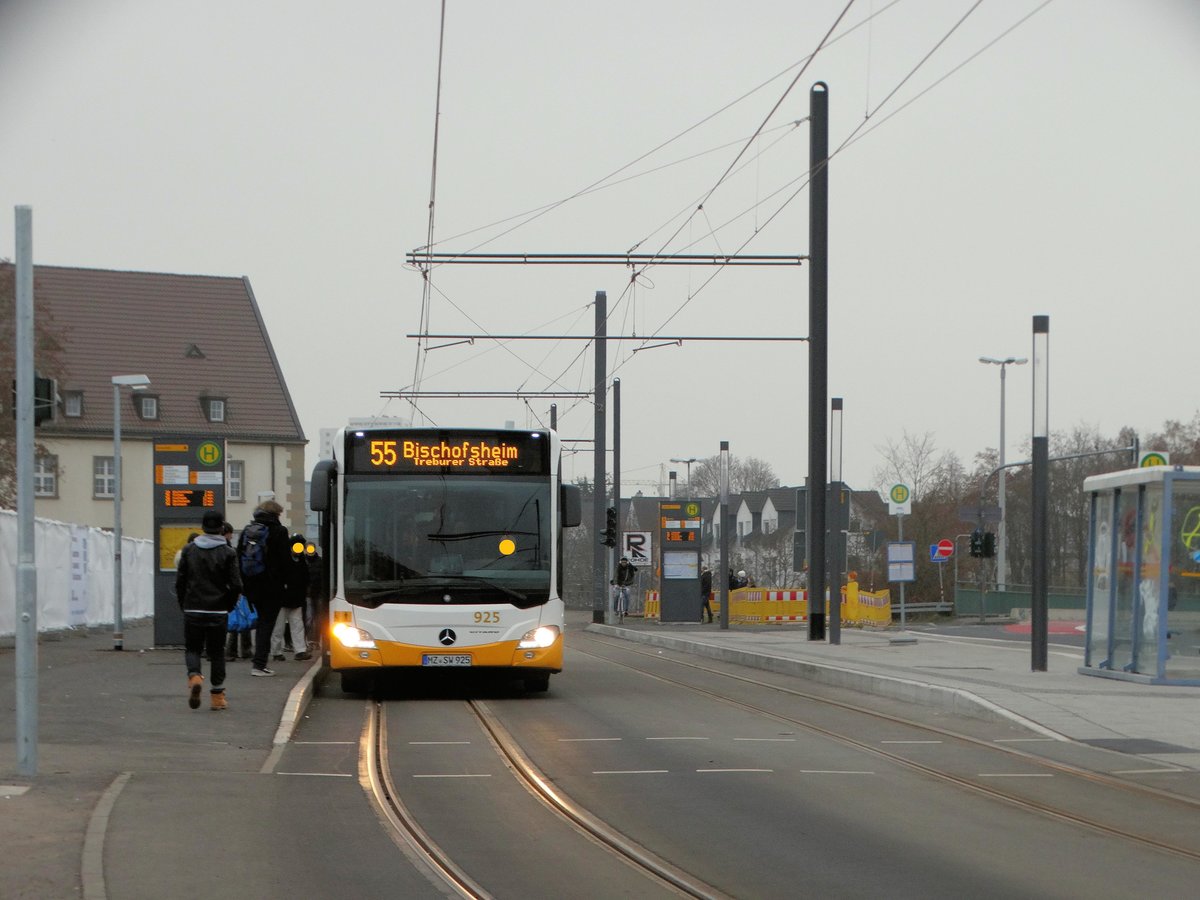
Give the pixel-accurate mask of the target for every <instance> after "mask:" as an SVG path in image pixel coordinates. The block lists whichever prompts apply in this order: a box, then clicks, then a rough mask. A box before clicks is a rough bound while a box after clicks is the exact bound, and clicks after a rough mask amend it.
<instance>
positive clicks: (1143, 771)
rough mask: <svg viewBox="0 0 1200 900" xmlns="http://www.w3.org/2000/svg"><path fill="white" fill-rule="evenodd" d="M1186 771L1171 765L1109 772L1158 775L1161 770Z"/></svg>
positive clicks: (1112, 773) (1115, 773) (1113, 773)
mask: <svg viewBox="0 0 1200 900" xmlns="http://www.w3.org/2000/svg"><path fill="white" fill-rule="evenodd" d="M1186 771H1188V770H1187V769H1182V768H1176V767H1175V766H1171V767H1170V768H1160V769H1118V770H1117V771H1115V772H1110V773H1109V774H1110V775H1158V774H1160V773H1162V772H1186Z"/></svg>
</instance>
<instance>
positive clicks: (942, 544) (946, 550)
mask: <svg viewBox="0 0 1200 900" xmlns="http://www.w3.org/2000/svg"><path fill="white" fill-rule="evenodd" d="M937 555H938V556H940V557H941V558H942V559H949V558H950V557H951V556H953V555H954V541H950V540H941V541H938V544H937Z"/></svg>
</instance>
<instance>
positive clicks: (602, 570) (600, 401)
mask: <svg viewBox="0 0 1200 900" xmlns="http://www.w3.org/2000/svg"><path fill="white" fill-rule="evenodd" d="M595 356H596V366H595V375H596V393H595V398H594V400H593V403H594V407H595V408H594V413H595V416H594V418H593V429H594V434H593V437H594V439H595V440H594V443H593V448H594V451H595V459H594V460H593V465H592V534H593V535H594V536H595V538H596V544H595V547H594V548H593V550H592V569H593V571H592V587H593V597H592V621H593V622H595V623H597V624H600V623H603V622H604V621H605V615H604V613H605V610H606V609H608V608H609V606H611V597H610V596H609V595H610V594H611V592H610V591H609V590H608V571H607V569H608V554H607V553H606V552H605V551H606V550H607V549H608V548H607V547H605V546H604V545H603V544H601V543H600V532H602V531H603V530H604V527H605V522H604V510H605V502H604V501H605V499H606V495H605V490H604V463H605V454H606V453H607V447H606V446H605V440H604V437H605V431H604V428H605V409H604V390H605V387H606V384H607V378H606V374H607V370H608V358H607V356H608V295H607V294H606V293H605V292H604V291H596V347H595ZM606 598H607V599H606Z"/></svg>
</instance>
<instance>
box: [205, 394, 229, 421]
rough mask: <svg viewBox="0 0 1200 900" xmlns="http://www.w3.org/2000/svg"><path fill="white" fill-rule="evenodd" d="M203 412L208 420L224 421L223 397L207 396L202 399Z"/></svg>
mask: <svg viewBox="0 0 1200 900" xmlns="http://www.w3.org/2000/svg"><path fill="white" fill-rule="evenodd" d="M204 407H205V409H204V412H205V414H206V415H207V416H208V421H210V422H224V421H225V399H224V398H223V397H208V398H206V399H205V401H204Z"/></svg>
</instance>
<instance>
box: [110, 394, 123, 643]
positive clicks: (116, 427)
mask: <svg viewBox="0 0 1200 900" xmlns="http://www.w3.org/2000/svg"><path fill="white" fill-rule="evenodd" d="M113 649H114V650H124V649H125V632H124V624H123V623H122V621H121V386H120V385H119V384H114V385H113Z"/></svg>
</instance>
